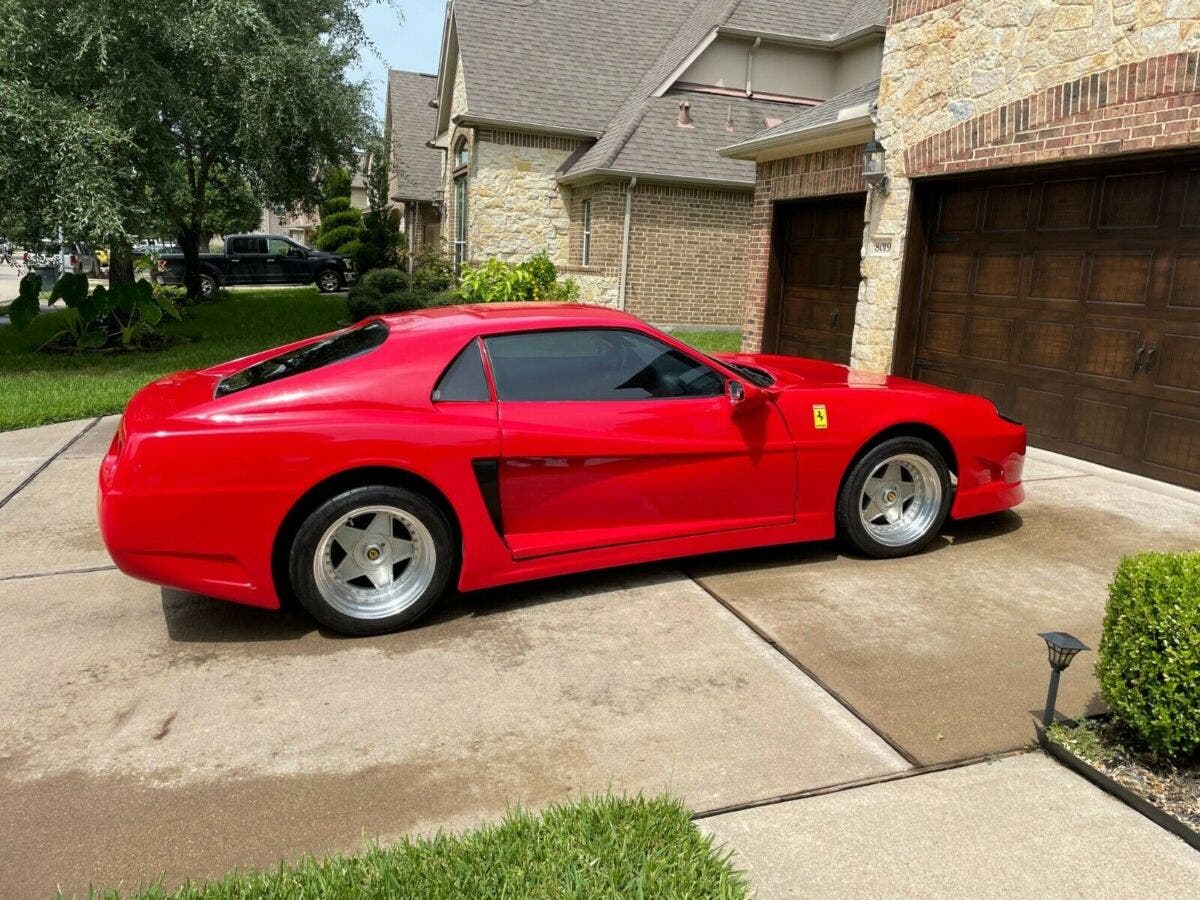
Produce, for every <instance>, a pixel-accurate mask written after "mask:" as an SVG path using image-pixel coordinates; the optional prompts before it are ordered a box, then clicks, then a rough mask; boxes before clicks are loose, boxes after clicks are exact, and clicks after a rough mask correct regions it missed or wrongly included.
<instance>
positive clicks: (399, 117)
mask: <svg viewBox="0 0 1200 900" xmlns="http://www.w3.org/2000/svg"><path fill="white" fill-rule="evenodd" d="M436 92H437V76H436V75H425V74H423V73H421V72H402V71H400V70H398V69H391V70H390V71H389V72H388V91H387V101H388V112H389V114H390V115H391V117H392V160H391V165H392V171H393V173H394V175H395V179H396V185H395V187H393V188H392V191H393V195H394V196H396V197H398V198H401V199H404V200H432V199H433V195H434V192H435V191H437V190H438V188H439V186H440V185H439V182H440V180H441V172H442V169H441V154H440V152H439V151H437V150H430V149H429V148H428V147H426V146H425V142H426V141H427V140H429V139H430V137H432V136H433V131H434V129H435V128H436V127H437V110H436V109H433V108H432V107H430V106H429V100H430V98H431V97H433V96H434V94H435V93H436Z"/></svg>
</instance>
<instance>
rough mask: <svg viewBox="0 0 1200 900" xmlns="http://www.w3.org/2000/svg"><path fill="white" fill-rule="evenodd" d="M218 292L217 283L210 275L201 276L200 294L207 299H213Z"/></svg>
mask: <svg viewBox="0 0 1200 900" xmlns="http://www.w3.org/2000/svg"><path fill="white" fill-rule="evenodd" d="M216 292H217V283H216V282H215V281H213V279H212V278H211V277H210V276H208V275H202V276H200V293H201V295H203V296H205V297H211V296H212V295H213V294H215V293H216Z"/></svg>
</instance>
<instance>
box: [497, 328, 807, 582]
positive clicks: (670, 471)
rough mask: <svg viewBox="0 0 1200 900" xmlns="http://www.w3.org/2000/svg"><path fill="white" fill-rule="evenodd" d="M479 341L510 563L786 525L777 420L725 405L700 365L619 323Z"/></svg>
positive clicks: (787, 487) (783, 453) (792, 461)
mask: <svg viewBox="0 0 1200 900" xmlns="http://www.w3.org/2000/svg"><path fill="white" fill-rule="evenodd" d="M484 343H485V347H486V349H487V355H488V360H489V365H490V366H491V371H492V375H493V380H494V382H495V386H496V392H497V396H498V399H499V405H500V425H501V460H500V466H499V494H500V507H501V519H502V521H503V527H504V532H505V539H506V540H507V542H508V545H509V547H510V548H511V549H512V551H513V556H514V557H515V558H517V559H527V558H530V557H535V556H541V555H546V554H551V553H561V552H567V551H571V550H582V549H587V548H591V547H603V546H611V545H615V544H625V543H636V542H640V541H647V540H659V539H665V538H673V537H682V536H686V535H695V534H705V533H711V532H717V531H724V530H732V529H740V528H751V527H756V526H764V525H785V524H788V523H790V522H792V521H793V520H794V515H795V496H796V458H795V450H794V447H793V444H792V441H791V438H790V436H789V434H788V430H787V426H786V425H785V423H784V420H783V417H782V416H781V414H780V413H779V411H778V410H777V409H776V408H775V405H774V404H773V403H771V402H764V403H761V404H758V405H755V406H753V408H740V407H738V408H735V406H734V405H733V403H732V402H731V401H730V400H729V399H728V397H727V396H726V389H725V381H726V379H725V378H724V376H722V375H721V373H720V372H718V371H717V370H716V369H714V368H713V367H711V366H709V365H708V364H707V363H705V362H704V361H703V360H702V359H701V358H697V357H694V356H691V355H690V354H687V353H684V352H683V351H681V350H679V349H677V348H674V347H671V346H670V345H668V344H666V343H664V342H662V341H660V340H658V339H657V338H655V337H652V336H651V335H648V334H644V333H642V332H639V331H634V330H627V329H620V328H572V329H556V330H551V331H538V332H524V333H519V334H507V335H493V336H490V337H487V338H486V339H485V342H484Z"/></svg>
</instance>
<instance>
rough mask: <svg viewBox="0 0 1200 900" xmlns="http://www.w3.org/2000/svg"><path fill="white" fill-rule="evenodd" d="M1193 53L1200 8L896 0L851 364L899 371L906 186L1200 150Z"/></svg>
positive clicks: (1048, 0)
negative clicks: (881, 151)
mask: <svg viewBox="0 0 1200 900" xmlns="http://www.w3.org/2000/svg"><path fill="white" fill-rule="evenodd" d="M1196 50H1200V0H1090V2H1089V0H1082V2H1080V0H1074V2H1072V0H1040V2H1027V0H893V2H892V6H891V19H890V21H889V26H888V32H887V37H886V40H885V41H884V57H883V71H882V75H881V78H880V91H879V113H878V122H877V131H876V134H877V137H878V139H879V140H880V142H881V143H882V144H883V145H884V147H885V148H886V150H887V153H888V167H889V177H890V182H891V189H890V191H889V192H888V194H887V195H885V196H884V197H882V198H877V199H874V200H873V201H872V205H871V208H870V210H869V214H868V226H867V231H868V234H867V236H866V246H867V248H868V252H867V253H866V255H865V257H864V260H863V276H864V284H863V287H862V289H861V291H860V294H859V304H858V314H857V318H856V325H855V333H854V350H853V354H852V360H851V361H852V363H853V364H854V365H856V366H859V367H862V368H866V369H874V370H879V371H884V370H888V369H889V368H890V367H891V364H892V352H893V346H894V342H895V335H896V328H897V311H898V308H899V301H900V281H901V274H902V270H903V260H904V254H905V250H906V246H905V237H906V229H907V225H908V221H909V207H910V201H911V197H912V188H911V183H910V180H909V179H910V177H912V176H916V175H923V174H936V173H940V172H949V171H967V170H972V169H982V168H988V167H995V166H1003V165H1017V164H1028V163H1040V162H1049V161H1054V160H1062V159H1078V158H1085V157H1086V158H1094V157H1096V156H1101V155H1105V154H1114V153H1124V152H1134V151H1145V150H1152V149H1155V148H1160V147H1172V146H1181V145H1185V144H1200V128H1198V127H1197V126H1198V125H1200V118H1198V117H1197V113H1196V109H1197V105H1198V104H1197V100H1196V94H1195V80H1194V69H1193V68H1190V67H1193V66H1194V63H1192V62H1190V59H1191V58H1192V56H1191V54H1192V52H1193V51H1196ZM1147 61H1148V62H1147ZM1189 78H1192V80H1191V81H1190V82H1189V81H1188V79H1189ZM1002 117H1003V118H1002ZM1180 123H1183V124H1180Z"/></svg>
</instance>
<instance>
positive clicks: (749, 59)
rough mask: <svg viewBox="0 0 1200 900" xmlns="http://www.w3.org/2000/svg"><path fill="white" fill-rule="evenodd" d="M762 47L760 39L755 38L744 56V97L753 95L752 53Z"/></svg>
mask: <svg viewBox="0 0 1200 900" xmlns="http://www.w3.org/2000/svg"><path fill="white" fill-rule="evenodd" d="M761 46H762V38H761V37H756V38H755V39H754V43H753V44H751V45H750V52H749V53H747V54H746V96H747V97H750V96H752V95H753V94H754V52H755V51H756V50H757V49H758V48H759V47H761Z"/></svg>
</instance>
